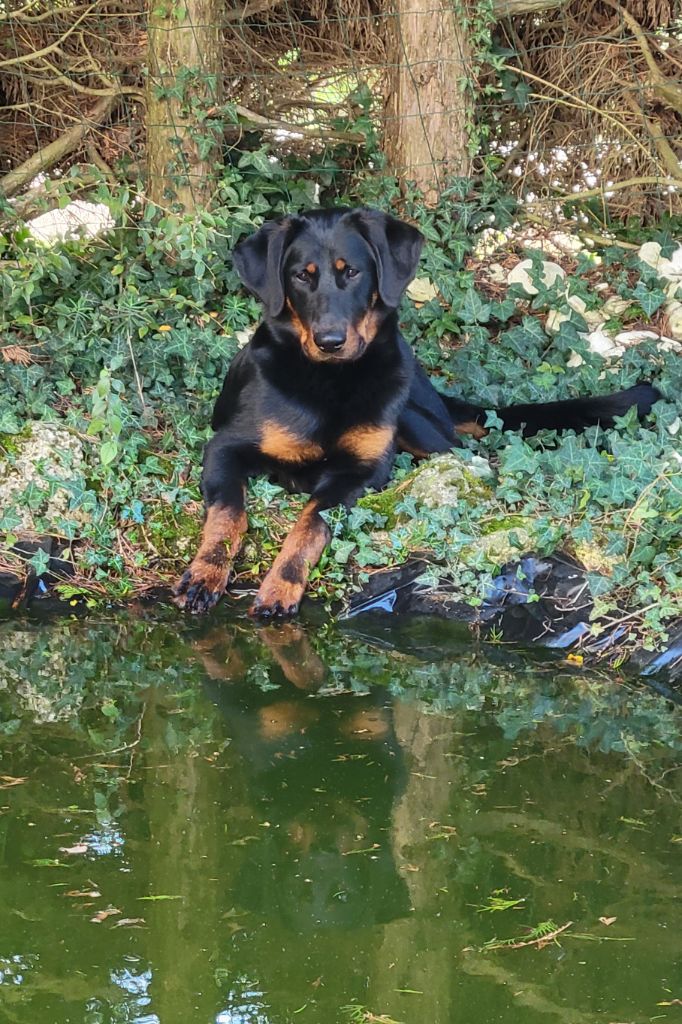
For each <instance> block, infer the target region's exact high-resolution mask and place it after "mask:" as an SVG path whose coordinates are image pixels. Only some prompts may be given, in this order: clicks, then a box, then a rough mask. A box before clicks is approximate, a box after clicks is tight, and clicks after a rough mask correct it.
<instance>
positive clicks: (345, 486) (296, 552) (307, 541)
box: [249, 466, 388, 619]
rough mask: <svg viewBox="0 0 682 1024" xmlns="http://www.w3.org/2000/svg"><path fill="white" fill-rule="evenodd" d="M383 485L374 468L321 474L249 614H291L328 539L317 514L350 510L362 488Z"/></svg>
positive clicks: (270, 616)
mask: <svg viewBox="0 0 682 1024" xmlns="http://www.w3.org/2000/svg"><path fill="white" fill-rule="evenodd" d="M387 472H388V471H386V475H387ZM382 476H383V473H382ZM384 482H385V480H384V479H382V480H381V481H379V480H378V478H377V468H376V466H375V467H372V468H370V467H364V468H363V469H362V470H360V469H358V470H354V471H353V472H338V473H335V472H333V471H330V472H328V473H327V474H325V476H324V478H323V479H322V480H321V481H320V483H319V484H318V485H317V487H316V488H315V490H314V491H313V494H312V496H311V499H310V501H309V502H308V504H307V505H306V506H305V508H304V509H303V512H302V513H301V517H300V519H299V520H298V522H297V523H296V525H295V526H294V528H293V529H292V531H291V533H290V534H289V535H288V537H287V538H286V540H285V541H284V544H283V546H282V550H281V551H280V553H279V554H278V555H277V558H276V559H275V561H274V562H273V565H272V568H271V570H270V572H269V573H268V574H267V576H266V577H265V579H264V580H263V582H262V584H261V587H260V590H259V591H258V594H257V596H256V600H255V601H254V603H253V605H252V606H251V609H250V612H249V614H250V615H253V616H255V617H257V618H262V619H269V618H272V617H273V616H277V617H279V616H288V615H295V614H296V612H297V611H298V609H299V607H300V604H301V601H302V599H303V594H304V593H305V588H306V585H307V583H308V577H309V576H310V570H311V569H312V568H314V566H316V565H317V563H318V562H319V560H320V557H321V555H322V552H323V551H324V549H325V548H326V546H327V544H328V543H329V541H330V539H331V532H330V530H329V527H328V526H327V524H326V522H325V521H324V519H323V518H322V516H321V515H320V512H322V511H323V510H324V509H327V508H333V507H334V506H335V505H345V506H346V507H347V508H350V507H351V506H352V505H354V504H355V502H356V501H357V499H358V498H359V497H360V495H361V494H362V493H363V492H364V491H365V490H366V488H368V487H373V486H382V485H383V483H384Z"/></svg>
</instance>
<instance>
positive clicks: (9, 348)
mask: <svg viewBox="0 0 682 1024" xmlns="http://www.w3.org/2000/svg"><path fill="white" fill-rule="evenodd" d="M0 353H2V358H3V359H4V360H5V362H6V363H17V365H18V366H30V365H31V363H32V362H33V356H32V355H31V353H30V352H29V351H28V349H25V348H22V347H21V345H4V346H3V348H0Z"/></svg>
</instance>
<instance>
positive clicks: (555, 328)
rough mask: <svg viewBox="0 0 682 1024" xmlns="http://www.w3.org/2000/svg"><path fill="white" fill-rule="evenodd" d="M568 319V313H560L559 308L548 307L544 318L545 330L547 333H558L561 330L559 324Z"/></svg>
mask: <svg viewBox="0 0 682 1024" xmlns="http://www.w3.org/2000/svg"><path fill="white" fill-rule="evenodd" d="M570 319H571V317H570V314H569V313H562V312H561V310H560V309H550V311H549V313H548V314H547V319H546V320H545V330H546V331H547V332H548V334H558V333H559V331H560V330H561V325H562V324H565V323H566V321H567V320H570Z"/></svg>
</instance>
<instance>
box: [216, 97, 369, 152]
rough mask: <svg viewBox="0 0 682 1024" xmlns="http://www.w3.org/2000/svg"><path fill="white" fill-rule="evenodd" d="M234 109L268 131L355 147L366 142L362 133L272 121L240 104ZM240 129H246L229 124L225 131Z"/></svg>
mask: <svg viewBox="0 0 682 1024" xmlns="http://www.w3.org/2000/svg"><path fill="white" fill-rule="evenodd" d="M232 109H233V110H234V111H235V113H237V114H238V115H239V116H240V117H242V118H243V119H244V121H246V122H248V124H251V125H253V126H255V127H258V128H263V129H267V130H268V131H276V132H277V131H281V132H290V133H291V134H292V135H303V136H306V137H307V138H311V139H328V140H329V141H330V142H350V143H353V144H355V145H362V143H363V142H364V141H365V136H364V135H363V134H362V132H338V131H332V130H325V129H324V128H310V127H308V126H306V125H295V124H289V123H288V122H286V121H271V120H270V119H269V118H267V117H263V115H262V114H257V113H256V111H255V110H249V109H248V107H243V106H242V105H241V104H240V103H234V104H232ZM240 127H244V125H243V124H242V125H240V124H235V125H229V124H228V125H225V130H226V131H229V129H230V128H235V129H238V128H240Z"/></svg>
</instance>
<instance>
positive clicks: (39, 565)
mask: <svg viewBox="0 0 682 1024" xmlns="http://www.w3.org/2000/svg"><path fill="white" fill-rule="evenodd" d="M28 564H29V565H30V566H31V567H32V568H33V570H34V571H35V574H36V576H42V575H43V574H44V573H46V572H47V570H48V568H49V565H50V556H49V555H48V553H47V551H45V550H43V548H38V550H37V551H36V553H35V554H34V555H31V557H30V558H29V560H28Z"/></svg>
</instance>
